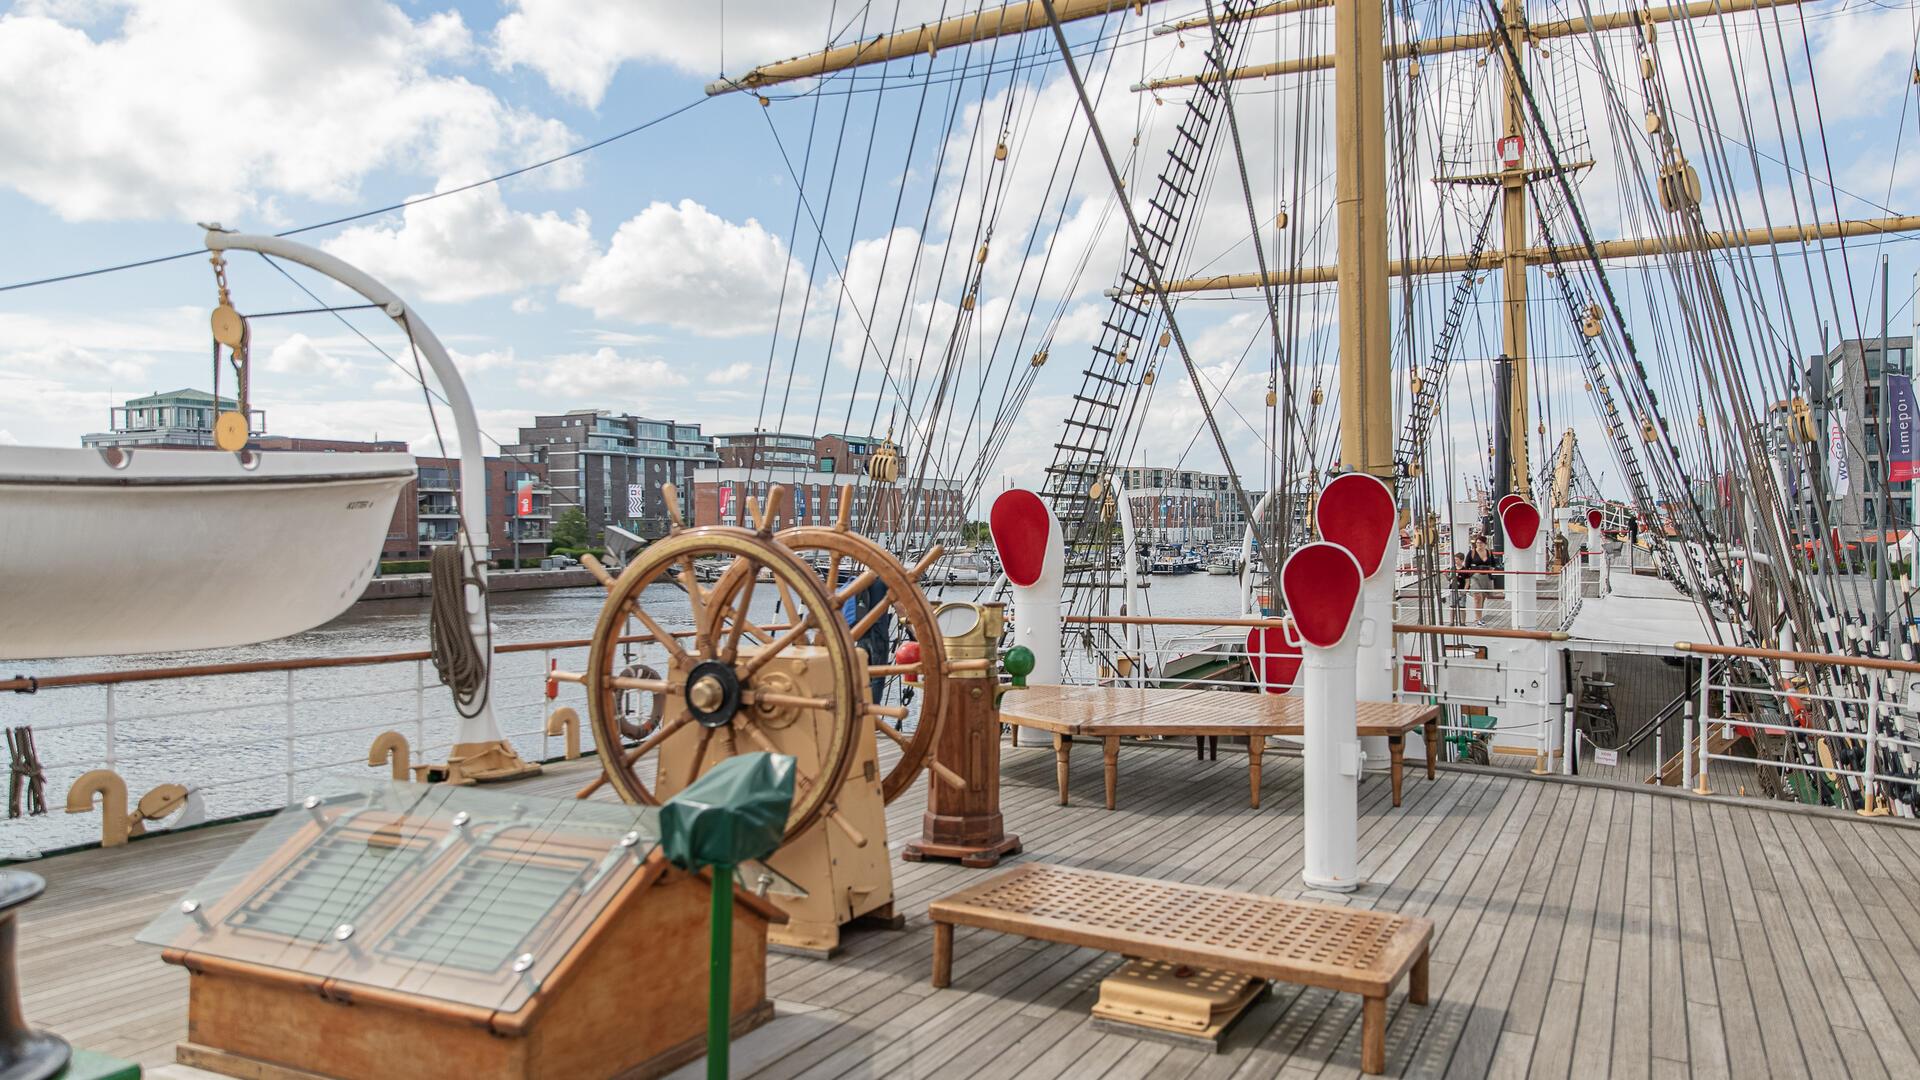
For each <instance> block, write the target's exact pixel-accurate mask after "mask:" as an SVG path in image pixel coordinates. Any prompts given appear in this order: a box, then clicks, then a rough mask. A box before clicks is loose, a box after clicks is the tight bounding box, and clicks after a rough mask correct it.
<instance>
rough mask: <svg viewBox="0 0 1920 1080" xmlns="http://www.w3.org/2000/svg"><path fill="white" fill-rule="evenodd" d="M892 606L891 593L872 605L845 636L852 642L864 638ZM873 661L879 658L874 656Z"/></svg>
mask: <svg viewBox="0 0 1920 1080" xmlns="http://www.w3.org/2000/svg"><path fill="white" fill-rule="evenodd" d="M892 606H893V593H891V592H889V593H887V595H885V596H883V597H881V598H880V602H879V603H877V604H875V605H873V607H872V608H869V609H868V611H867V613H866V615H864V616H862V617H861V619H860V621H859V622H857V623H854V624H853V629H851V630H849V631H847V634H848V635H849V636H850V637H852V638H853V640H855V641H859V640H860V639H861V638H863V637H866V636H867V631H869V630H871V629H873V624H874V623H877V622H879V621H880V616H882V615H884V614H886V612H887V609H888V608H891V607H892ZM874 659H875V660H878V659H880V658H879V657H877V656H876V657H874Z"/></svg>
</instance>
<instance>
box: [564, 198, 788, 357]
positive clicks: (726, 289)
mask: <svg viewBox="0 0 1920 1080" xmlns="http://www.w3.org/2000/svg"><path fill="white" fill-rule="evenodd" d="M783 284H784V285H785V287H786V299H785V307H786V310H787V312H788V314H789V316H791V315H792V313H793V312H795V311H797V310H798V308H799V305H800V303H801V297H802V296H803V295H804V292H805V288H806V275H805V274H803V273H802V272H801V269H800V264H799V263H798V262H796V261H795V260H794V259H793V258H792V257H791V256H789V255H788V254H787V248H786V245H785V244H783V243H781V241H780V238H779V237H777V236H775V235H773V234H772V233H770V232H768V231H767V230H766V229H764V228H762V227H761V225H760V223H759V222H758V221H756V220H754V219H752V218H748V219H747V220H746V222H745V223H744V224H740V225H735V224H734V223H733V222H730V221H728V220H726V219H725V218H722V217H720V216H719V215H717V214H715V213H713V212H712V211H710V210H708V209H707V208H706V207H704V206H701V205H700V204H699V203H697V202H694V201H693V200H692V199H682V200H680V203H679V204H678V205H677V206H670V205H668V204H666V203H662V202H656V203H654V204H652V205H651V206H648V207H647V208H646V209H645V210H642V211H641V212H640V213H638V214H636V215H635V216H634V217H633V218H631V219H629V220H628V221H627V222H625V223H624V224H622V225H621V226H620V228H619V230H618V231H617V232H615V233H614V235H613V243H612V245H611V246H610V247H609V248H608V249H607V253H606V254H605V255H604V256H602V257H600V258H599V259H597V260H595V261H594V262H593V263H591V264H590V265H589V266H588V267H587V268H586V270H585V272H584V273H582V274H581V275H580V278H579V280H578V281H576V282H575V283H573V284H572V285H568V286H566V287H564V288H562V289H561V290H560V299H562V300H564V301H566V302H567V303H570V304H577V305H579V306H581V307H584V308H590V309H591V310H592V311H593V313H594V315H595V316H596V317H598V318H602V319H623V320H626V321H628V322H636V323H655V324H659V325H663V326H671V327H674V328H676V329H680V330H686V331H688V332H690V333H694V334H699V335H701V336H703V337H734V336H737V335H741V334H757V333H763V332H765V331H767V330H769V329H771V328H772V326H773V322H774V312H775V311H776V310H778V309H779V308H780V307H781V305H782V299H781V287H782V285H783Z"/></svg>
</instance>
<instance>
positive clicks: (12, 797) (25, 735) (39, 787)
mask: <svg viewBox="0 0 1920 1080" xmlns="http://www.w3.org/2000/svg"><path fill="white" fill-rule="evenodd" d="M7 752H8V754H9V756H10V757H11V758H12V759H13V760H12V767H11V769H10V772H9V776H8V782H7V816H8V817H10V818H17V817H19V816H20V805H21V801H22V800H21V796H22V795H25V796H26V799H25V802H26V812H27V813H28V814H30V815H33V816H34V817H39V816H40V815H42V814H44V813H46V812H47V772H46V769H44V768H43V767H41V765H40V752H39V751H38V750H37V749H35V748H34V745H33V729H32V728H31V727H17V728H14V729H12V730H10V731H8V732H7Z"/></svg>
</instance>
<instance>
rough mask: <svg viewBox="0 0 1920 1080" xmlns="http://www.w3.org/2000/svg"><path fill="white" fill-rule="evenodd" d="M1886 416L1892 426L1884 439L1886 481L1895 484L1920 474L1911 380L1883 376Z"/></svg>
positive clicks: (1919, 440) (1919, 436)
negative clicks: (1885, 388) (1885, 441)
mask: <svg viewBox="0 0 1920 1080" xmlns="http://www.w3.org/2000/svg"><path fill="white" fill-rule="evenodd" d="M1887 394H1888V398H1887V415H1888V416H1889V417H1890V418H1891V420H1892V423H1891V424H1890V425H1889V426H1888V429H1887V431H1888V435H1887V462H1888V472H1887V481H1888V482H1889V483H1895V484H1897V483H1899V482H1900V481H1902V480H1911V479H1913V477H1914V474H1915V473H1920V430H1916V426H1917V425H1916V423H1915V420H1916V417H1915V416H1914V413H1915V411H1916V410H1915V408H1914V400H1913V379H1912V378H1911V377H1910V376H1907V375H1888V376H1887Z"/></svg>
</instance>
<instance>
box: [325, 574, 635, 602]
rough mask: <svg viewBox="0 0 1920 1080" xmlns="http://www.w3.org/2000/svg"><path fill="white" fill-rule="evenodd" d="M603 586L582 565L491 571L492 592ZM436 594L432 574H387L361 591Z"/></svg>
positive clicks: (380, 596)
mask: <svg viewBox="0 0 1920 1080" xmlns="http://www.w3.org/2000/svg"><path fill="white" fill-rule="evenodd" d="M589 585H591V586H593V587H594V588H599V587H600V583H599V582H597V581H595V580H594V579H593V575H592V574H590V573H588V572H587V571H586V570H585V569H584V568H582V567H578V566H575V567H571V568H569V569H566V570H495V571H493V572H491V573H489V574H488V575H487V591H488V592H496V593H497V592H519V591H522V590H527V589H581V588H585V587H587V586H589ZM432 594H433V575H432V574H383V575H381V576H380V577H376V578H374V579H373V580H372V581H369V582H367V591H365V592H363V593H361V594H360V601H359V602H361V603H365V602H366V601H368V600H405V599H412V598H416V597H425V596H431V595H432Z"/></svg>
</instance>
